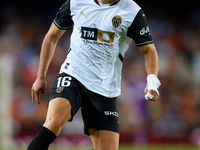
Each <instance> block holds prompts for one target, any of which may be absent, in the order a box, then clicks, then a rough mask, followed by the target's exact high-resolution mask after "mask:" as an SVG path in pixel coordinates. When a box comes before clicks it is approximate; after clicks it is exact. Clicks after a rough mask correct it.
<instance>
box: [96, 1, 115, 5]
mask: <svg viewBox="0 0 200 150" xmlns="http://www.w3.org/2000/svg"><path fill="white" fill-rule="evenodd" d="M97 1H98V2H99V3H101V4H112V3H113V1H112V0H97Z"/></svg>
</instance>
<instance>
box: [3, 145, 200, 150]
mask: <svg viewBox="0 0 200 150" xmlns="http://www.w3.org/2000/svg"><path fill="white" fill-rule="evenodd" d="M91 149H92V147H87V148H86V147H70V148H67V147H54V148H53V147H52V148H49V150H91ZM199 149H200V147H196V146H191V145H151V146H131V145H130V146H120V148H119V150H199ZM0 150H26V148H14V149H13V148H11V149H10V148H7V149H6V148H0Z"/></svg>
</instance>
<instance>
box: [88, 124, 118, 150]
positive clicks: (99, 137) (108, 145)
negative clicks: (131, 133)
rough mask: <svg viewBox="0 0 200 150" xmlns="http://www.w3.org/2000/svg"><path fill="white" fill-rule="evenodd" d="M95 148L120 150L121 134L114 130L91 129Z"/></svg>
mask: <svg viewBox="0 0 200 150" xmlns="http://www.w3.org/2000/svg"><path fill="white" fill-rule="evenodd" d="M89 134H90V139H91V141H92V143H93V146H94V150H118V148H119V134H118V133H116V132H112V131H106V130H98V129H95V128H90V129H89Z"/></svg>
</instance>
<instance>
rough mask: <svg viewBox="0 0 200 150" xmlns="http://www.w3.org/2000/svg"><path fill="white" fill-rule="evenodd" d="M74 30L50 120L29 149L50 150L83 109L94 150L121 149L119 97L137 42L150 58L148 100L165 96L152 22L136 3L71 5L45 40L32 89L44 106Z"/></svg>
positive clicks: (96, 0)
mask: <svg viewBox="0 0 200 150" xmlns="http://www.w3.org/2000/svg"><path fill="white" fill-rule="evenodd" d="M71 27H73V32H72V34H71V44H70V50H69V53H68V55H67V58H66V60H65V61H64V63H63V64H62V66H61V68H60V73H59V75H58V77H57V78H56V79H55V82H54V84H53V87H52V92H51V94H50V98H49V105H48V111H47V117H46V121H45V123H44V125H43V127H42V128H41V130H40V131H39V133H38V135H37V136H36V137H35V138H34V139H33V140H32V142H31V143H30V145H29V147H28V150H47V149H48V147H49V145H50V144H51V143H52V142H53V141H54V140H55V139H56V137H57V136H58V135H59V134H60V132H61V129H62V127H63V126H64V124H65V123H66V122H68V121H72V120H73V116H74V115H75V114H76V112H77V111H78V109H79V108H81V112H82V118H83V122H84V133H85V134H87V135H89V136H90V139H91V141H92V143H93V147H94V150H117V149H118V146H119V114H118V110H117V107H116V97H117V96H119V95H120V93H121V89H120V88H121V69H122V63H123V57H124V54H125V52H126V50H127V48H128V46H129V44H130V43H131V40H134V42H135V43H136V46H137V47H138V48H139V50H140V51H141V52H142V54H143V55H144V58H145V67H146V72H147V86H146V88H145V93H146V95H145V98H146V99H147V100H151V101H156V100H157V99H158V96H159V93H158V87H159V86H160V81H159V79H158V78H157V74H158V56H157V51H156V48H155V46H154V44H153V40H152V37H151V35H150V30H149V27H148V24H147V20H146V17H145V15H144V12H143V11H142V9H141V8H140V7H139V6H138V5H137V4H136V3H135V2H134V1H132V0H67V1H66V2H65V3H64V4H63V5H62V7H61V8H60V10H59V11H58V13H57V14H56V17H55V19H54V20H53V23H52V25H51V27H50V29H49V31H48V32H47V34H46V36H45V38H44V41H43V44H42V48H41V54H40V64H39V70H38V74H37V78H36V81H35V82H34V84H33V86H32V89H31V94H32V101H33V102H36V103H38V104H39V103H40V99H39V94H40V93H43V92H44V91H45V89H46V80H45V78H46V73H47V70H48V67H49V64H50V62H51V60H52V57H53V55H54V51H55V47H56V45H57V42H58V40H59V39H60V38H61V36H62V35H63V34H64V33H65V30H67V29H69V28H71Z"/></svg>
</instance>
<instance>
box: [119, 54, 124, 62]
mask: <svg viewBox="0 0 200 150" xmlns="http://www.w3.org/2000/svg"><path fill="white" fill-rule="evenodd" d="M118 57H119V59H120V60H121V62H123V60H124V57H123V56H122V54H121V53H119V55H118Z"/></svg>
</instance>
